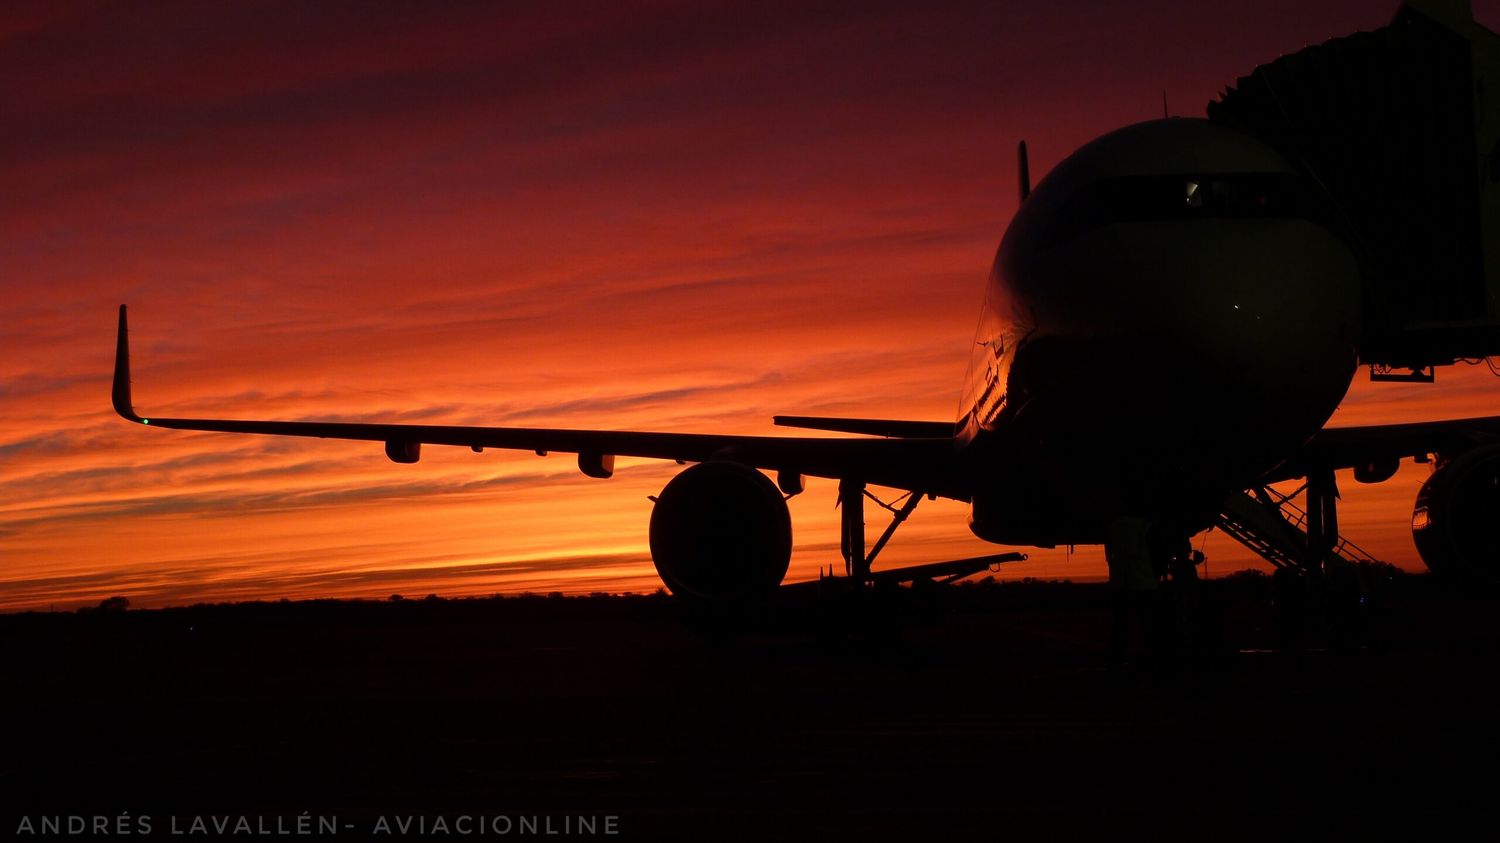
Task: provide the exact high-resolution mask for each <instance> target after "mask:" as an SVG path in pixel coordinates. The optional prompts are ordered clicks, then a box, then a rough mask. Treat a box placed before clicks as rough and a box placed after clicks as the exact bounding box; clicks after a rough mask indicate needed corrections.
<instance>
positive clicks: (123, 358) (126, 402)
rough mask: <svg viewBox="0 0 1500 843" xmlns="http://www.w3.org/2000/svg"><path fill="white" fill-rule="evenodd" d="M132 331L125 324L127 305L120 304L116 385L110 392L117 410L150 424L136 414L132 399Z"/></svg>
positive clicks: (132, 418) (135, 420)
mask: <svg viewBox="0 0 1500 843" xmlns="http://www.w3.org/2000/svg"><path fill="white" fill-rule="evenodd" d="M129 333H130V331H129V329H128V328H127V327H126V325H125V305H123V304H122V305H120V335H119V337H118V339H116V340H115V386H114V390H113V391H112V392H111V393H110V397H111V399H112V400H113V401H114V404H115V412H116V413H119V414H120V416H121V418H124V419H126V420H127V421H133V422H140V423H142V424H150V422H148V421H146V420H145V419H143V418H141V417H140V416H138V415H136V414H135V407H133V406H131V400H130V340H129V338H128V335H129Z"/></svg>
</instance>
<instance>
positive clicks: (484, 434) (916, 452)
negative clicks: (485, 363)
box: [112, 305, 967, 499]
mask: <svg viewBox="0 0 1500 843" xmlns="http://www.w3.org/2000/svg"><path fill="white" fill-rule="evenodd" d="M128 335H129V331H128V328H127V325H126V318H125V306H124V305H121V306H120V328H119V336H118V339H117V345H116V349H115V373H114V388H113V392H112V399H113V402H114V407H115V412H117V413H119V414H120V415H121V416H122V417H124V418H125V419H127V420H128V421H132V422H136V423H138V424H143V425H149V426H151V427H165V428H171V429H174V430H206V431H220V432H224V433H259V434H266V435H272V436H307V437H316V438H322V439H358V440H367V441H371V442H384V443H385V446H386V454H387V455H388V456H390V458H391V459H393V460H396V461H398V462H415V461H416V459H417V455H418V453H419V451H418V449H419V447H420V446H421V445H423V444H427V445H461V446H464V447H468V448H473V449H475V450H480V449H483V448H505V449H513V450H523V451H535V452H537V453H539V454H546V453H548V452H551V451H559V452H563V453H570V454H578V455H579V465H580V467H581V468H583V470H584V472H585V473H590V474H594V475H595V476H606V477H607V476H608V475H609V472H610V470H611V469H610V466H611V465H612V462H611V461H612V459H613V458H614V457H615V456H624V457H647V458H654V459H666V460H677V461H680V462H705V461H708V460H713V459H732V460H735V461H736V462H741V463H744V464H746V465H750V466H754V467H756V468H760V469H766V470H770V471H777V472H788V473H791V474H806V475H811V476H814V477H829V478H836V479H846V478H848V479H857V480H861V481H864V482H866V483H872V484H875V485H878V486H890V487H893V488H899V489H907V490H911V491H915V492H918V493H927V494H936V495H942V496H945V497H955V498H961V499H966V498H967V494H966V492H965V490H964V489H963V487H962V485H961V482H960V480H959V477H960V474H959V472H958V471H957V470H956V461H955V459H954V457H955V454H956V451H957V440H956V439H954V438H953V437H951V436H948V437H932V438H918V439H912V438H907V439H869V438H857V439H852V438H851V439H843V438H839V439H832V438H826V439H825V438H818V439H814V438H794V437H776V436H729V435H714V434H696V433H649V432H640V431H626V430H566V429H557V428H528V427H463V426H453V425H425V424H358V423H344V422H315V421H262V420H238V419H206V418H194V419H174V418H159V417H156V416H149V417H143V416H141V415H140V414H138V413H137V412H136V410H135V407H134V405H133V401H132V397H131V389H130V347H129V339H128ZM591 469H592V470H591Z"/></svg>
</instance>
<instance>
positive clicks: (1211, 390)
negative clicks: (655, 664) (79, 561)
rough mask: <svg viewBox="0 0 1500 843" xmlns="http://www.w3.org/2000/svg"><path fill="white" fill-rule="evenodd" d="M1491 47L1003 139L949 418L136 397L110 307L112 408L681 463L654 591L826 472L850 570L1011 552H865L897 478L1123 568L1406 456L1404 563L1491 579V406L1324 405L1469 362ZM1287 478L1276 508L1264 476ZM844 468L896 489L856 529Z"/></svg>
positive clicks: (1310, 531)
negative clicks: (418, 410) (319, 409)
mask: <svg viewBox="0 0 1500 843" xmlns="http://www.w3.org/2000/svg"><path fill="white" fill-rule="evenodd" d="M1497 42H1500V38H1497V36H1496V35H1495V34H1494V33H1491V32H1489V31H1488V30H1486V29H1483V28H1482V27H1480V26H1478V25H1477V24H1475V23H1474V22H1473V20H1472V16H1471V15H1470V16H1465V15H1463V14H1462V13H1460V12H1456V11H1455V7H1454V5H1453V4H1441V3H1436V2H1412V3H1408V4H1406V5H1404V6H1402V7H1401V9H1400V10H1399V11H1398V13H1397V15H1396V17H1395V19H1394V21H1393V22H1392V24H1391V25H1390V26H1388V27H1385V28H1383V29H1381V30H1376V31H1375V32H1370V33H1357V34H1355V35H1351V36H1349V37H1347V38H1343V39H1335V40H1334V41H1330V42H1328V43H1326V44H1323V45H1318V46H1314V47H1310V48H1307V49H1305V50H1303V51H1302V52H1300V53H1296V54H1293V55H1290V56H1286V57H1283V58H1282V59H1279V60H1277V61H1276V62H1273V63H1271V64H1269V65H1265V66H1262V67H1260V68H1257V69H1256V71H1255V72H1254V73H1253V74H1252V75H1250V76H1248V77H1245V78H1242V79H1241V80H1239V82H1238V84H1237V87H1236V88H1235V89H1232V90H1230V91H1227V92H1226V93H1225V94H1224V95H1223V96H1222V97H1221V98H1220V99H1219V100H1218V101H1216V102H1215V103H1213V104H1211V106H1210V108H1209V118H1208V119H1181V118H1173V119H1162V120H1153V121H1149V122H1145V123H1140V124H1137V125H1133V126H1128V127H1125V128H1122V129H1119V130H1116V131H1114V132H1110V133H1108V134H1106V135H1103V136H1102V137H1100V138H1098V139H1096V140H1094V141H1092V142H1090V143H1088V144H1086V145H1085V146H1083V147H1082V148H1080V149H1079V150H1077V151H1076V152H1074V153H1073V154H1072V155H1071V156H1069V157H1068V158H1067V159H1065V160H1064V161H1062V162H1061V163H1060V164H1058V165H1057V167H1056V168H1055V169H1054V170H1053V171H1052V172H1051V173H1049V174H1048V175H1047V176H1046V177H1045V178H1044V179H1043V180H1042V181H1041V182H1040V183H1038V184H1037V185H1036V187H1035V189H1034V190H1033V189H1032V187H1031V185H1030V177H1029V165H1028V162H1027V156H1026V150H1025V144H1024V143H1022V145H1021V147H1020V150H1019V154H1018V168H1019V182H1020V196H1021V200H1022V202H1021V206H1020V210H1019V211H1018V212H1017V214H1016V216H1015V217H1014V219H1013V220H1012V221H1011V223H1010V225H1009V227H1008V228H1007V230H1006V232H1005V234H1004V236H1003V238H1002V241H1001V243H1000V247H999V250H998V254H997V256H996V258H995V262H994V265H993V269H992V271H991V273H990V275H989V278H988V281H987V283H986V286H985V292H984V302H983V307H982V311H981V318H980V325H979V331H978V336H977V337H976V341H975V344H974V347H973V359H972V361H971V364H970V367H969V372H968V375H967V378H966V385H965V389H964V396H965V397H964V401H963V404H962V406H963V411H962V413H961V414H960V416H959V418H958V419H957V420H956V421H955V422H936V421H912V420H896V419H834V418H820V417H806V416H778V417H776V419H775V422H776V423H777V424H779V425H783V426H791V427H798V428H804V429H817V430H822V431H833V432H840V433H845V434H851V436H849V437H845V438H799V437H770V436H728V435H716V434H681V433H652V432H639V431H609V430H570V429H550V428H513V427H465V426H445V425H410V424H351V423H322V422H289V421H265V420H225V419H178V418H158V417H155V416H152V417H142V416H141V415H139V414H138V413H137V412H136V410H135V409H134V406H133V403H132V398H131V382H130V362H129V347H128V330H127V325H126V308H125V306H124V305H121V307H120V317H119V320H120V321H119V335H118V347H117V354H116V363H115V374H114V385H113V403H114V407H115V409H116V411H117V412H118V413H119V414H120V415H121V416H123V417H125V418H126V419H128V420H130V421H132V422H137V423H139V424H142V425H149V426H152V427H162V428H172V429H180V430H204V431H222V432H230V433H256V434H269V435H280V436H305V437H320V438H332V439H355V440H369V441H376V442H383V443H384V444H385V453H386V455H387V456H388V457H389V458H390V459H392V460H393V461H395V462H398V463H415V462H417V461H418V459H419V457H420V454H421V447H422V446H423V445H424V444H426V445H456V446H465V447H469V448H472V449H474V450H476V451H478V450H482V449H484V448H504V449H517V450H528V451H535V452H537V453H539V454H545V453H548V452H552V451H558V452H565V453H572V454H577V456H578V466H579V469H580V470H581V471H582V472H583V473H584V474H586V475H588V476H590V477H599V478H607V477H609V476H610V475H611V474H612V472H613V465H614V459H615V457H616V456H629V457H647V458H656V459H666V460H676V461H678V462H682V463H692V465H690V466H689V467H687V468H686V469H684V470H683V471H682V472H680V473H679V474H678V475H677V476H675V477H674V478H673V479H672V480H671V481H670V482H669V483H668V484H667V485H666V487H665V488H664V489H663V490H662V492H661V494H660V495H659V497H658V499H657V501H656V504H655V508H654V510H653V512H652V515H651V523H650V547H651V554H652V558H653V561H654V562H655V565H656V568H657V571H658V572H659V574H660V575H661V578H662V580H663V582H664V583H665V584H666V585H667V587H668V588H669V589H671V591H672V592H673V593H674V594H676V595H678V596H681V597H684V598H688V599H693V600H700V601H710V602H712V601H745V600H753V599H758V598H761V597H764V596H765V595H767V594H769V593H771V592H773V591H775V590H776V589H777V588H778V587H779V586H780V585H781V582H782V580H783V578H784V577H785V574H786V571H787V567H788V563H789V561H790V555H791V548H792V525H791V520H790V516H789V513H788V509H787V505H786V498H787V497H788V496H791V495H795V494H798V493H800V492H801V491H802V490H803V477H804V476H816V477H824V478H832V479H835V480H838V481H839V503H840V505H841V507H842V541H841V545H842V556H843V559H844V563H845V572H846V574H847V575H848V577H849V579H850V581H851V582H854V583H858V584H866V583H870V582H873V581H879V580H881V579H897V580H911V579H926V578H939V577H945V578H954V577H959V576H963V575H967V574H969V573H973V572H975V571H977V570H980V569H982V568H983V567H985V566H987V565H991V564H995V563H998V562H1004V561H1011V560H1015V559H1019V558H1024V556H1023V555H1022V554H1019V553H1005V554H997V555H994V556H986V557H978V558H976V559H968V560H956V561H953V562H945V563H935V564H932V565H924V566H917V567H915V568H907V569H901V570H898V571H875V570H874V569H873V568H872V564H873V562H874V561H875V558H876V556H877V555H878V554H879V552H880V550H881V549H882V548H883V547H884V546H885V544H886V543H887V542H888V541H889V540H890V538H891V536H892V534H893V533H894V531H895V529H896V528H897V527H898V526H899V525H900V524H901V523H902V522H903V521H904V520H905V519H906V518H907V517H908V516H909V515H910V514H911V512H912V511H913V510H914V509H915V507H916V505H917V504H918V502H919V501H920V500H921V499H922V498H923V497H933V498H936V497H946V498H952V499H956V500H959V501H964V502H967V503H969V504H970V505H971V512H972V516H971V521H970V528H971V529H972V531H973V532H974V533H975V534H976V535H977V536H979V537H980V538H982V539H985V540H987V541H990V542H994V543H997V544H1002V545H1009V546H1041V547H1053V546H1057V545H1064V544H1066V545H1074V544H1104V545H1105V547H1106V554H1107V558H1108V559H1109V561H1110V566H1111V578H1112V579H1117V580H1129V579H1130V578H1131V576H1132V574H1133V572H1132V570H1131V566H1132V565H1139V564H1140V563H1139V557H1140V553H1139V552H1138V549H1139V547H1140V546H1141V544H1142V535H1143V533H1144V532H1148V531H1149V532H1150V533H1151V534H1152V535H1153V536H1155V537H1157V538H1161V537H1165V539H1166V543H1167V544H1174V543H1175V545H1176V546H1181V544H1182V542H1181V540H1184V539H1186V538H1187V537H1189V536H1192V535H1194V534H1196V533H1198V532H1201V531H1202V530H1204V529H1207V528H1209V527H1212V526H1215V525H1219V526H1222V527H1224V528H1225V529H1226V531H1228V532H1230V534H1231V535H1234V536H1235V537H1236V538H1238V539H1240V540H1241V541H1244V542H1245V543H1246V544H1248V545H1250V546H1251V547H1253V548H1255V549H1256V550H1257V551H1258V552H1261V553H1262V554H1263V555H1265V556H1266V557H1267V558H1268V559H1270V560H1271V561H1272V562H1273V563H1276V564H1278V565H1280V566H1284V567H1288V568H1291V569H1296V570H1300V571H1303V572H1311V573H1317V572H1321V571H1325V570H1327V569H1329V568H1330V567H1334V566H1338V565H1340V564H1342V563H1344V562H1346V561H1348V560H1349V559H1350V558H1351V556H1354V555H1355V554H1354V551H1353V550H1352V548H1351V547H1350V546H1349V545H1347V544H1346V543H1344V542H1342V541H1341V540H1340V539H1339V536H1338V525H1337V506H1336V500H1337V487H1336V484H1335V479H1334V477H1335V474H1334V473H1335V471H1338V470H1343V469H1354V477H1355V479H1356V480H1358V481H1360V482H1380V481H1383V480H1385V479H1388V478H1390V477H1391V476H1392V475H1394V474H1395V472H1396V470H1397V467H1398V466H1399V463H1400V461H1401V460H1402V459H1407V458H1412V459H1416V460H1418V461H1420V462H1429V461H1433V462H1434V467H1435V471H1434V473H1433V475H1432V476H1431V478H1430V479H1429V480H1428V481H1427V483H1426V484H1425V485H1424V486H1423V489H1422V491H1421V493H1420V494H1419V497H1418V500H1417V505H1416V509H1415V512H1414V516H1413V529H1414V532H1415V536H1416V540H1417V546H1418V549H1419V551H1420V553H1421V555H1422V558H1423V560H1424V561H1425V562H1426V563H1427V564H1428V566H1429V567H1431V568H1433V569H1434V570H1438V571H1440V572H1442V573H1445V574H1449V575H1452V576H1455V577H1459V578H1467V579H1469V580H1471V581H1481V582H1486V583H1497V582H1500V531H1497V530H1495V528H1494V527H1493V526H1492V520H1491V514H1492V513H1494V512H1496V511H1500V444H1495V443H1494V438H1495V437H1496V436H1497V435H1500V416H1489V417H1483V418H1474V419H1465V420H1459V421H1440V422H1428V423H1418V424H1400V425H1380V426H1367V427H1354V428H1336V429H1324V428H1323V425H1324V424H1325V423H1326V422H1327V420H1328V419H1329V417H1330V416H1331V415H1332V413H1333V412H1334V410H1335V409H1336V408H1337V407H1338V405H1339V403H1340V402H1341V401H1342V400H1343V398H1344V395H1345V393H1346V391H1347V390H1348V388H1349V385H1350V383H1351V381H1352V379H1353V377H1354V374H1355V372H1356V371H1357V370H1358V368H1359V367H1360V366H1361V365H1364V364H1367V365H1370V366H1371V373H1372V377H1374V378H1375V379H1377V380H1381V379H1383V380H1392V379H1397V380H1419V381H1421V380H1431V379H1432V373H1433V371H1434V369H1435V367H1437V366H1442V365H1450V364H1453V363H1456V362H1459V361H1461V360H1467V359H1472V358H1481V357H1486V356H1488V355H1492V354H1496V353H1500V187H1497V181H1500V128H1497V124H1500V121H1497V120H1494V119H1493V118H1494V117H1495V116H1496V115H1495V114H1494V113H1493V111H1494V110H1493V109H1491V110H1490V111H1487V112H1480V113H1479V114H1476V111H1475V105H1474V103H1475V101H1476V100H1475V96H1474V92H1475V91H1477V90H1482V89H1483V85H1482V83H1483V82H1484V81H1485V80H1486V79H1488V80H1489V81H1490V82H1491V86H1490V89H1491V90H1500V48H1497ZM1460 59H1462V60H1460ZM1387 67H1399V68H1403V69H1404V70H1405V71H1406V72H1404V73H1402V74H1396V73H1385V72H1383V71H1379V72H1377V71H1378V69H1379V68H1387ZM1370 68H1376V69H1377V70H1370ZM1491 77H1493V78H1491ZM1351 79H1352V80H1354V81H1349V80H1351ZM1372 103H1379V105H1378V106H1377V105H1373V104H1372ZM1479 107H1480V108H1483V102H1482V100H1481V101H1480V106H1479ZM1484 116H1488V117H1490V118H1491V119H1489V120H1484V119H1480V118H1482V117H1484ZM1372 139H1374V140H1372ZM1491 149H1494V150H1495V152H1493V153H1492V152H1491ZM1413 150H1415V152H1414V151H1413ZM1455 150H1456V151H1457V154H1448V153H1452V152H1454V151H1455ZM1485 174H1487V176H1485ZM1482 176H1485V177H1482ZM1372 182H1374V185H1373V186H1372V184H1371V183H1372ZM1491 254H1496V255H1497V256H1496V257H1494V258H1492V259H1489V260H1486V258H1487V257H1489V256H1490V255H1491ZM767 472H769V473H771V474H774V476H775V478H776V479H775V481H774V482H773V481H772V480H771V479H770V477H768V475H767ZM1299 478H1305V479H1306V485H1305V488H1306V493H1307V511H1306V512H1305V513H1304V512H1302V511H1301V510H1296V509H1294V508H1292V507H1291V506H1290V504H1289V501H1287V500H1286V499H1284V498H1283V497H1281V496H1278V495H1276V494H1273V493H1272V492H1271V491H1270V490H1269V486H1270V484H1272V483H1276V482H1280V481H1286V480H1295V479H1299ZM871 484H873V485H879V486H884V487H892V488H896V489H902V490H905V491H906V492H907V493H908V494H907V496H906V497H905V500H904V503H902V505H901V506H900V507H899V508H896V507H894V506H892V507H890V508H891V509H892V511H893V512H894V517H893V519H892V522H891V524H890V526H889V527H888V528H887V529H886V530H885V532H884V533H883V534H882V535H881V536H880V537H879V538H878V539H877V541H876V542H875V544H874V546H873V547H872V548H870V549H869V550H867V549H866V538H865V533H864V499H865V497H866V494H867V493H866V487H867V486H868V485H871ZM1247 490H1248V493H1247ZM1158 543H1159V542H1158ZM1134 573H1138V572H1134Z"/></svg>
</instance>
